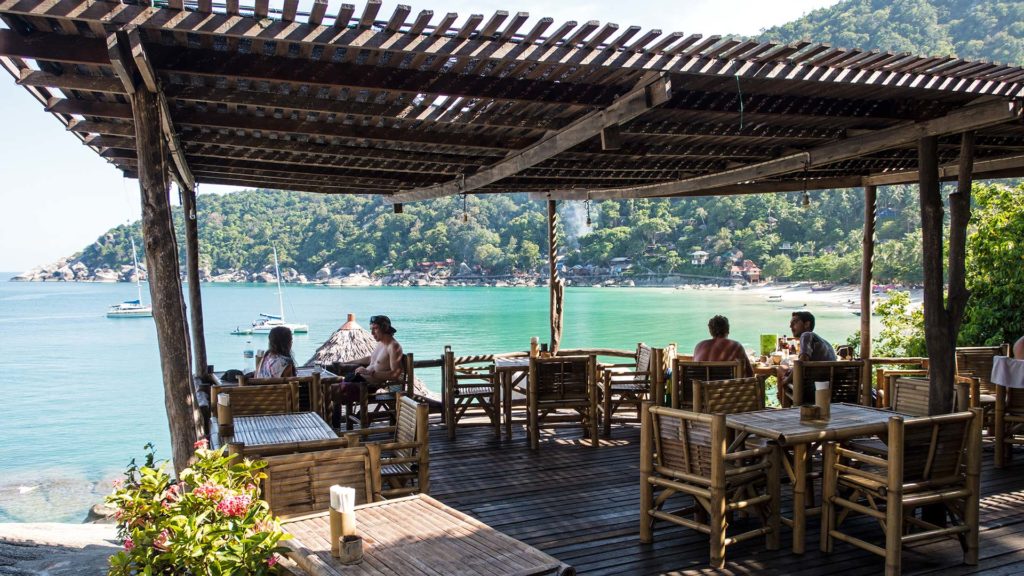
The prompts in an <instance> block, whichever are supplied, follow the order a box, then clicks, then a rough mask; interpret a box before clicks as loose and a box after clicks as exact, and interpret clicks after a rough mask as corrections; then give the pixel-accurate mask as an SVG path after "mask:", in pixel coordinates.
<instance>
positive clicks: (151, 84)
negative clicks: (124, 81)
mask: <svg viewBox="0 0 1024 576" xmlns="http://www.w3.org/2000/svg"><path fill="white" fill-rule="evenodd" d="M121 42H122V44H123V40H122V41H121ZM125 49H126V50H127V51H128V52H129V53H130V54H131V57H132V60H133V62H134V63H135V69H136V70H138V71H139V75H140V76H142V80H143V82H144V83H145V85H146V89H147V90H149V91H150V92H153V93H155V94H156V96H157V105H158V106H159V108H160V129H161V130H162V131H163V134H164V138H165V139H166V141H167V147H168V149H169V152H170V154H171V158H172V159H173V160H174V168H175V170H174V172H175V174H176V176H177V179H178V180H180V181H181V183H182V184H183V185H184V186H185V188H186V189H188V190H193V189H195V186H196V179H195V177H194V176H193V175H192V170H191V169H190V168H189V166H188V162H187V161H186V160H185V151H184V149H183V148H182V146H181V142H180V141H179V140H178V133H177V132H176V131H175V130H174V122H173V120H171V108H170V106H168V105H167V97H166V96H165V95H164V93H163V91H162V90H161V88H160V80H159V77H158V76H157V73H156V70H155V69H154V67H153V64H152V61H151V60H150V58H149V54H147V52H146V48H145V46H143V44H142V39H141V38H140V37H139V31H138V29H132V30H130V31H129V32H128V46H126V47H125Z"/></svg>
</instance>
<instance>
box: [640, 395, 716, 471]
mask: <svg viewBox="0 0 1024 576" xmlns="http://www.w3.org/2000/svg"><path fill="white" fill-rule="evenodd" d="M651 421H652V424H653V426H654V453H655V456H654V461H655V469H659V468H665V469H669V470H673V471H676V472H682V473H684V474H691V475H693V476H698V477H700V478H706V479H709V483H710V478H711V469H712V467H713V466H714V460H715V458H716V456H717V458H719V459H724V456H725V442H724V441H723V442H722V443H721V445H720V446H719V447H718V454H717V455H716V453H715V449H714V447H713V444H712V440H711V439H712V438H713V437H714V436H715V434H714V432H715V430H714V428H715V427H716V426H720V427H721V428H722V429H721V431H720V434H719V437H720V438H722V439H723V440H724V438H725V432H726V430H725V416H724V415H722V414H716V415H712V414H698V413H696V412H688V411H685V410H677V409H673V408H665V407H661V406H652V407H651Z"/></svg>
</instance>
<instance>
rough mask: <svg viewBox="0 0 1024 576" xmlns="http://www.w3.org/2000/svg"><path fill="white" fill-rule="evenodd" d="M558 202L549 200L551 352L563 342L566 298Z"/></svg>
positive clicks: (553, 352)
mask: <svg viewBox="0 0 1024 576" xmlns="http://www.w3.org/2000/svg"><path fill="white" fill-rule="evenodd" d="M557 209H558V203H557V202H556V201H555V200H548V269H549V278H550V287H551V306H550V309H551V353H552V354H555V353H557V352H558V347H559V345H561V342H562V305H563V303H564V300H565V283H564V282H563V281H562V279H561V278H559V277H558V256H557V254H558V239H557V237H556V236H555V228H556V224H557V223H558V210H557Z"/></svg>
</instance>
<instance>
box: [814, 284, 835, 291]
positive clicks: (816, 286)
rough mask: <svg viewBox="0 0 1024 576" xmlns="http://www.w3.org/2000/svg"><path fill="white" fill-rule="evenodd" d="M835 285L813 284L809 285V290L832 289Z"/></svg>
mask: <svg viewBox="0 0 1024 576" xmlns="http://www.w3.org/2000/svg"><path fill="white" fill-rule="evenodd" d="M835 287H836V285H835V284H816V285H814V286H811V292H828V291H829V290H832V289H833V288H835Z"/></svg>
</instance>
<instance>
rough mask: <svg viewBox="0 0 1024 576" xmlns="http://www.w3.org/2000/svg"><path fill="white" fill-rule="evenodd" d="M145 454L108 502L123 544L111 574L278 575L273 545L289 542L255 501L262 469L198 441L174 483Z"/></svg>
mask: <svg viewBox="0 0 1024 576" xmlns="http://www.w3.org/2000/svg"><path fill="white" fill-rule="evenodd" d="M146 448H147V450H149V453H148V454H147V456H146V463H145V464H144V465H143V466H141V467H139V466H137V465H136V464H135V460H134V459H133V460H132V461H131V463H130V464H129V465H128V469H127V470H126V471H125V479H124V480H123V481H117V482H115V486H114V487H115V490H114V493H113V494H112V495H111V496H109V497H107V502H108V503H109V504H111V505H113V506H116V508H117V511H116V513H115V519H116V520H117V532H118V536H119V537H120V538H121V540H122V541H123V543H124V550H123V551H121V552H118V553H117V554H116V555H114V556H111V557H110V566H111V569H110V574H115V575H117V574H124V575H129V574H214V575H216V574H277V573H279V567H278V566H276V564H277V556H276V554H278V553H282V552H284V549H283V548H281V547H279V546H278V542H279V541H280V540H282V539H284V538H287V536H286V535H285V534H284V533H283V532H281V527H280V525H279V524H278V522H277V520H276V519H275V518H274V517H273V516H272V515H271V514H270V509H269V508H268V506H267V503H266V502H264V501H262V500H260V499H259V492H258V488H257V486H258V485H259V481H260V480H261V479H262V478H264V477H265V476H266V475H265V474H264V473H263V472H261V471H260V470H261V469H262V468H263V467H264V466H265V465H266V464H265V463H264V462H259V461H257V462H252V461H248V460H246V461H241V462H240V461H238V460H237V459H233V457H232V456H226V455H225V454H224V451H223V449H221V450H209V449H207V448H206V441H205V440H201V441H200V442H197V443H196V452H195V457H194V460H193V463H192V466H191V467H189V468H186V469H185V470H182V472H181V475H180V476H181V477H180V479H179V480H177V481H176V480H174V479H173V478H171V476H170V475H169V474H168V473H167V472H165V468H166V467H167V462H166V461H165V462H161V463H160V464H159V465H157V464H155V463H154V457H153V453H152V444H147V445H146Z"/></svg>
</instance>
